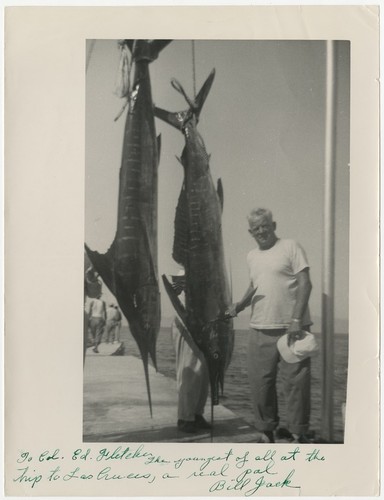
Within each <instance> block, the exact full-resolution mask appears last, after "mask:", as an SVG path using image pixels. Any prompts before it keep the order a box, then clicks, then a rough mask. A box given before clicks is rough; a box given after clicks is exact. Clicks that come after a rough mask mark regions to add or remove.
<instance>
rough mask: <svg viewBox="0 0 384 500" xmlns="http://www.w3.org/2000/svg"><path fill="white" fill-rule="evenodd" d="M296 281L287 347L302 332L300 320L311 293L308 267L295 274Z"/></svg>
mask: <svg viewBox="0 0 384 500" xmlns="http://www.w3.org/2000/svg"><path fill="white" fill-rule="evenodd" d="M296 279H297V283H298V288H297V298H296V304H295V307H294V308H293V313H292V320H291V324H290V326H289V328H288V330H287V332H288V345H289V344H291V342H293V341H294V340H295V339H296V338H298V333H299V332H301V330H302V327H303V324H302V318H303V315H304V312H305V310H306V308H307V306H308V301H309V297H310V295H311V291H312V283H311V278H310V276H309V268H308V267H306V268H305V269H303V270H302V271H300V272H299V273H297V274H296Z"/></svg>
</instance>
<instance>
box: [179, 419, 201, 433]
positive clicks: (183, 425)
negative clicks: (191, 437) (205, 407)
mask: <svg viewBox="0 0 384 500" xmlns="http://www.w3.org/2000/svg"><path fill="white" fill-rule="evenodd" d="M177 428H178V429H179V431H181V432H187V433H188V434H196V432H197V429H196V425H195V422H189V421H188V420H178V421H177Z"/></svg>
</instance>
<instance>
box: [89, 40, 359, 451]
mask: <svg viewBox="0 0 384 500" xmlns="http://www.w3.org/2000/svg"><path fill="white" fill-rule="evenodd" d="M350 50H351V47H350V43H349V41H326V40H316V41H312V40H267V41H264V40H144V39H140V40H129V39H127V40H87V45H86V51H87V52H86V150H85V151H86V159H85V249H86V251H85V267H84V271H85V318H86V320H85V321H86V322H85V337H84V356H85V361H84V413H83V417H84V422H83V423H84V428H83V436H84V441H89V442H93V441H106V442H113V441H119V442H129V441H134V442H137V441H144V442H145V441H150V442H156V441H161V442H162V441H165V442H166V441H170V442H186V441H188V442H247V443H269V442H271V443H335V444H337V443H343V441H344V423H345V408H346V403H347V401H346V397H347V382H348V337H349V336H348V333H349V326H348V299H349V295H348V283H349V280H348V270H349V258H348V255H349V175H350V151H349V143H350V137H349V129H350Z"/></svg>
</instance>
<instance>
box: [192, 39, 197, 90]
mask: <svg viewBox="0 0 384 500" xmlns="http://www.w3.org/2000/svg"><path fill="white" fill-rule="evenodd" d="M192 80H193V99H196V61H195V40H192Z"/></svg>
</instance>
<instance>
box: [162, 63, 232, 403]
mask: <svg viewBox="0 0 384 500" xmlns="http://www.w3.org/2000/svg"><path fill="white" fill-rule="evenodd" d="M214 76H215V71H214V70H213V71H212V72H211V74H210V75H209V77H208V78H207V80H206V82H205V83H204V85H203V86H202V88H201V90H200V92H199V93H198V95H197V96H196V98H195V99H194V100H193V101H192V100H191V99H190V98H189V97H188V96H187V94H186V93H185V91H184V89H183V87H182V86H181V84H180V83H179V82H178V81H177V80H175V79H173V80H172V81H171V84H172V86H173V87H174V88H175V89H176V90H177V91H178V92H180V93H181V94H182V95H183V96H184V98H185V100H186V101H187V103H188V106H189V107H188V109H187V110H185V111H181V112H177V113H172V112H168V111H165V110H163V109H161V108H157V107H156V108H155V116H156V117H158V118H160V119H162V120H164V121H165V122H167V123H168V124H170V125H172V126H173V127H175V128H177V129H178V130H179V131H181V132H182V133H183V135H184V138H185V146H184V149H183V152H182V155H181V158H180V160H179V161H180V163H181V164H182V166H183V169H184V181H183V185H182V189H181V193H180V196H179V200H178V205H177V208H176V216H175V236H174V245H173V258H174V260H175V261H176V262H177V263H178V264H180V265H181V266H183V268H184V270H185V284H184V287H185V305H184V304H183V303H182V302H181V301H180V299H179V297H178V294H177V292H176V291H175V289H174V287H173V286H172V285H171V283H170V282H169V281H168V279H167V278H166V276H164V275H163V281H164V285H165V288H166V290H167V293H168V295H169V297H170V300H171V302H172V304H173V306H174V307H175V309H176V312H177V313H178V315H179V317H180V319H181V320H182V321H183V323H184V325H185V327H186V328H187V331H188V332H189V333H190V335H191V337H192V341H193V342H194V343H195V345H196V346H197V347H198V348H199V349H200V350H201V351H202V352H203V354H204V356H205V359H206V361H207V365H208V370H209V377H210V384H211V399H212V404H214V405H216V404H218V402H219V387H221V388H223V384H224V373H225V370H226V368H227V367H228V365H229V363H230V360H231V356H232V351H233V346H234V332H233V323H232V320H225V319H224V315H225V311H226V310H227V307H228V306H229V304H230V303H231V296H230V289H229V283H228V278H227V272H226V268H225V260H224V249H223V238H222V230H221V218H222V211H223V188H222V184H221V181H220V180H219V181H218V183H217V188H216V187H215V186H214V183H213V180H212V177H211V173H210V169H209V159H210V158H209V155H208V154H207V151H206V148H205V145H204V141H203V138H202V137H201V135H200V134H199V132H198V130H197V123H198V120H199V116H200V112H201V109H202V107H203V104H204V102H205V100H206V97H207V95H208V93H209V90H210V88H211V85H212V82H213V79H214ZM186 333H187V332H185V334H186ZM190 340H191V339H187V341H188V342H189V343H190Z"/></svg>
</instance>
